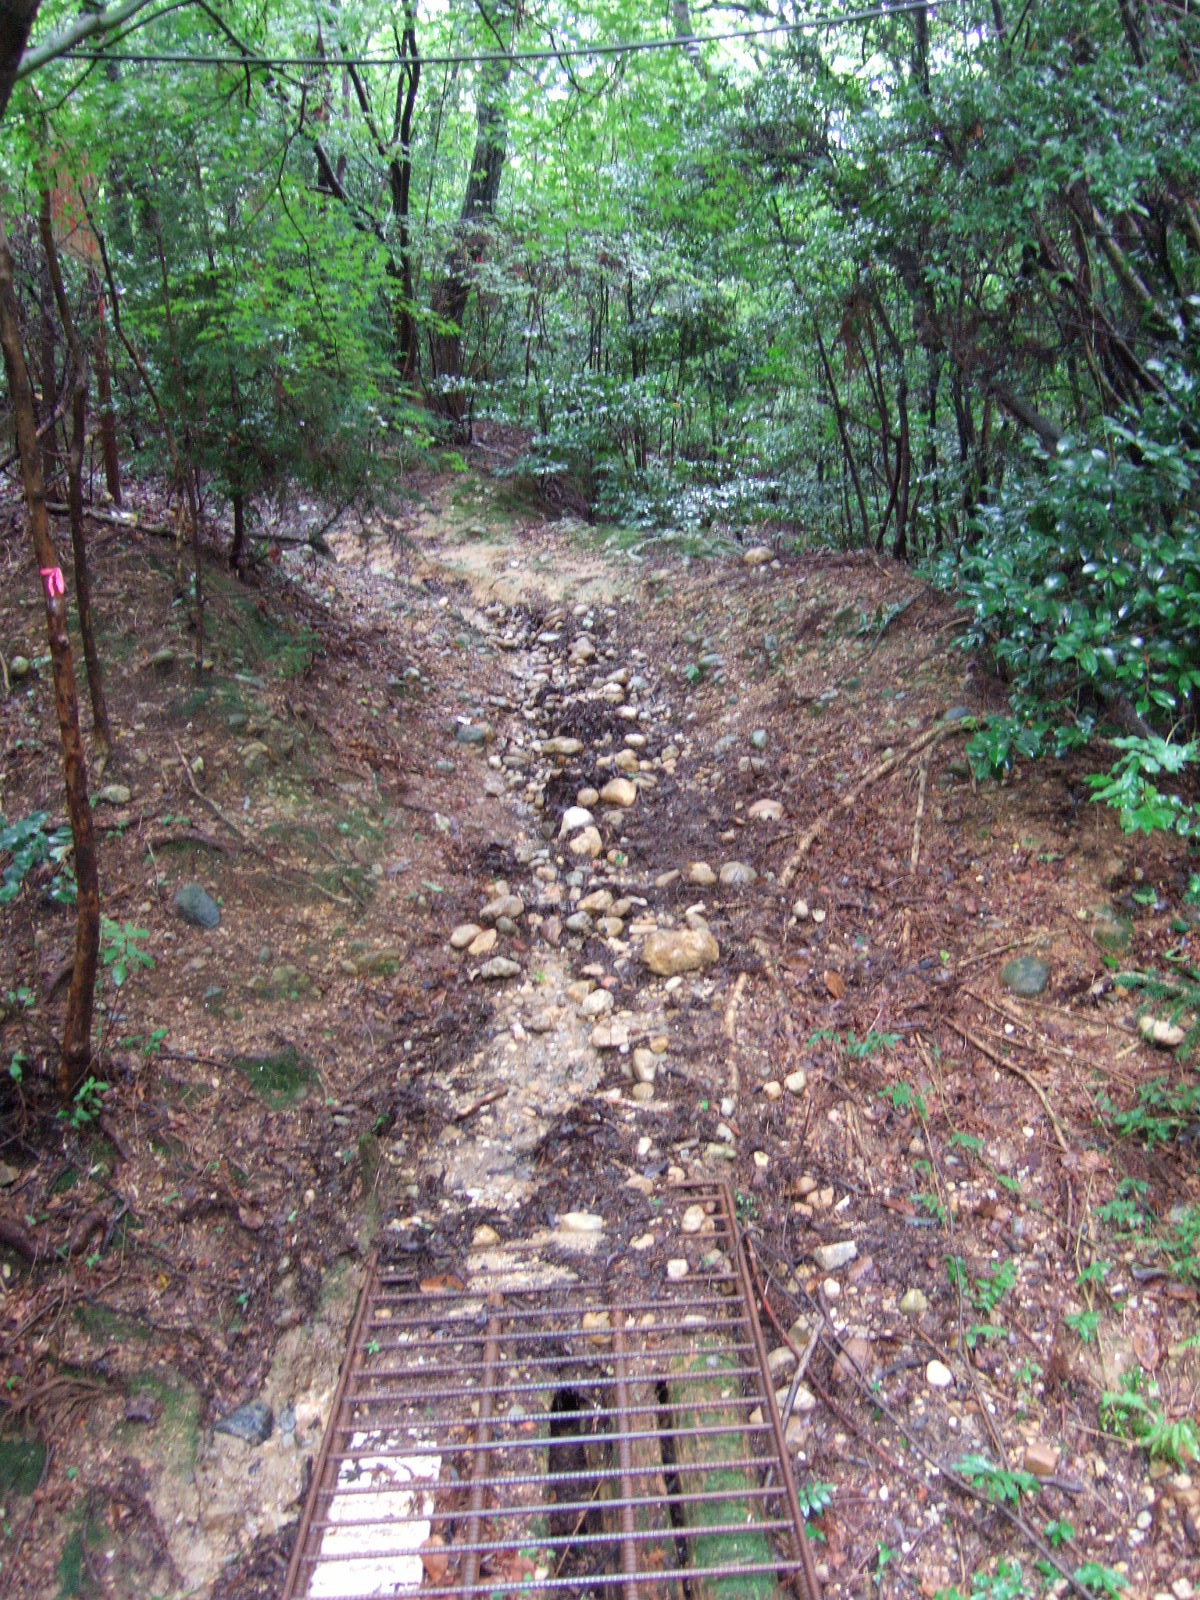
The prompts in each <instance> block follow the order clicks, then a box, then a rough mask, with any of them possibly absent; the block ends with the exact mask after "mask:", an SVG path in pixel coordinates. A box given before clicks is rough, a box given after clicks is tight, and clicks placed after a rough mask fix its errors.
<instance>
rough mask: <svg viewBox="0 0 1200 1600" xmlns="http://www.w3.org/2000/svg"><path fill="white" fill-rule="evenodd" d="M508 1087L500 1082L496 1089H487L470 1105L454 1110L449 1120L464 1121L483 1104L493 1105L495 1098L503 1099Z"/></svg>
mask: <svg viewBox="0 0 1200 1600" xmlns="http://www.w3.org/2000/svg"><path fill="white" fill-rule="evenodd" d="M507 1093H508V1089H507V1088H506V1087H505V1086H504V1085H503V1084H502V1085H501V1086H500V1087H499V1088H497V1089H489V1090H488V1092H487V1093H486V1094H485V1095H480V1097H479V1099H478V1100H476V1101H475V1102H474V1103H473V1104H472V1105H469V1106H466V1107H465V1108H464V1109H463V1110H462V1111H456V1112H455V1113H454V1115H453V1116H452V1117H451V1118H450V1120H451V1122H466V1120H467V1118H468V1117H473V1116H474V1115H475V1113H476V1112H477V1111H482V1110H483V1108H484V1106H491V1105H495V1103H496V1101H497V1100H503V1099H504V1096H505V1095H506V1094H507Z"/></svg>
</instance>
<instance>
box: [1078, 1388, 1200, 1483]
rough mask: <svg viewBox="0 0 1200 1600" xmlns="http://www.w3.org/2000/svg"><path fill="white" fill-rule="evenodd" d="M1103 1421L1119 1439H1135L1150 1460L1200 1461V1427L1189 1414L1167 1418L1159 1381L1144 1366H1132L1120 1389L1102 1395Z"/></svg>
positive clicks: (1183, 1463)
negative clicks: (1161, 1400) (1160, 1401)
mask: <svg viewBox="0 0 1200 1600" xmlns="http://www.w3.org/2000/svg"><path fill="white" fill-rule="evenodd" d="M1100 1422H1101V1426H1102V1427H1104V1428H1107V1429H1108V1430H1109V1431H1110V1432H1112V1433H1115V1434H1116V1435H1117V1436H1118V1437H1119V1438H1122V1439H1135V1440H1136V1441H1137V1442H1138V1443H1139V1444H1140V1445H1141V1446H1142V1447H1143V1449H1144V1450H1145V1451H1146V1453H1147V1455H1149V1457H1150V1459H1151V1460H1163V1461H1169V1462H1170V1463H1171V1464H1172V1465H1173V1466H1176V1467H1187V1466H1189V1465H1195V1464H1196V1463H1197V1462H1200V1429H1198V1428H1197V1426H1196V1423H1195V1422H1194V1421H1193V1419H1192V1418H1191V1417H1188V1416H1184V1417H1179V1418H1177V1419H1176V1420H1174V1421H1168V1420H1167V1418H1166V1417H1165V1416H1164V1415H1163V1411H1162V1406H1161V1405H1160V1403H1159V1387H1158V1384H1157V1383H1156V1382H1155V1381H1154V1379H1153V1378H1151V1377H1150V1376H1149V1374H1148V1373H1146V1372H1144V1371H1143V1370H1142V1368H1141V1367H1131V1368H1130V1369H1129V1371H1127V1372H1126V1373H1124V1374H1123V1375H1122V1378H1121V1386H1120V1388H1119V1389H1117V1390H1115V1391H1110V1390H1106V1391H1105V1393H1104V1394H1103V1395H1101V1397H1100Z"/></svg>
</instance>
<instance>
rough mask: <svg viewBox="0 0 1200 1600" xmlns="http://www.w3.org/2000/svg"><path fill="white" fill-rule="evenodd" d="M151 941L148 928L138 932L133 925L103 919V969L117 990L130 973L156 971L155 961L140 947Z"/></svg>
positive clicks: (140, 929) (101, 954) (106, 918)
mask: <svg viewBox="0 0 1200 1600" xmlns="http://www.w3.org/2000/svg"><path fill="white" fill-rule="evenodd" d="M149 937H150V934H149V930H148V929H146V928H135V927H134V926H133V924H132V923H130V922H126V923H125V924H124V925H122V924H121V923H117V922H113V921H112V919H111V918H109V917H101V918H100V965H101V967H102V969H103V970H104V971H106V972H107V973H108V975H109V977H110V979H111V980H112V984H113V987H114V988H115V989H119V988H121V986H122V985H123V984H124V982H125V979H126V978H127V977H128V976H129V974H130V972H136V971H137V970H138V968H146V969H152V968H153V966H154V957H153V956H151V955H149V954H148V953H147V952H146V951H145V950H143V949H142V948H141V945H140V943H139V941H140V940H142V939H148V938H149Z"/></svg>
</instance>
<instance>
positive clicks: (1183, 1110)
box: [1097, 1078, 1200, 1150]
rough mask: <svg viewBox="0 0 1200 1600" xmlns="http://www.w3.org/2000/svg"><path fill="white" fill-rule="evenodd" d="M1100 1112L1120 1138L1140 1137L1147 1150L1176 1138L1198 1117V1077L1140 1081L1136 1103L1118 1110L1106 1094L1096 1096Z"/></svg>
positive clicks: (1199, 1091) (1199, 1114)
mask: <svg viewBox="0 0 1200 1600" xmlns="http://www.w3.org/2000/svg"><path fill="white" fill-rule="evenodd" d="M1097 1106H1098V1108H1099V1110H1100V1114H1101V1116H1102V1117H1103V1118H1104V1119H1105V1120H1106V1121H1107V1122H1108V1123H1110V1124H1111V1126H1112V1127H1113V1129H1114V1130H1115V1131H1116V1133H1117V1134H1118V1135H1119V1136H1120V1137H1121V1138H1122V1139H1140V1140H1141V1141H1142V1143H1143V1144H1144V1145H1145V1146H1146V1149H1147V1150H1153V1149H1154V1147H1155V1145H1159V1144H1169V1143H1170V1142H1171V1141H1172V1140H1173V1139H1178V1138H1179V1137H1180V1136H1181V1135H1182V1134H1184V1133H1186V1132H1187V1130H1188V1129H1189V1128H1190V1127H1191V1126H1192V1124H1193V1123H1194V1122H1195V1121H1196V1119H1197V1118H1198V1117H1200V1081H1196V1082H1194V1083H1180V1084H1170V1083H1168V1082H1167V1080H1166V1079H1165V1078H1155V1079H1153V1080H1152V1081H1151V1082H1150V1083H1144V1084H1143V1085H1142V1087H1141V1088H1140V1089H1139V1091H1138V1100H1137V1105H1136V1106H1133V1107H1131V1109H1130V1110H1128V1111H1119V1110H1118V1109H1117V1107H1116V1106H1115V1105H1114V1104H1113V1102H1112V1101H1111V1100H1110V1099H1109V1097H1108V1095H1107V1094H1103V1093H1102V1094H1101V1095H1100V1096H1099V1098H1098V1100H1097Z"/></svg>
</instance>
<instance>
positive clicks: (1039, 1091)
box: [945, 1017, 1071, 1155]
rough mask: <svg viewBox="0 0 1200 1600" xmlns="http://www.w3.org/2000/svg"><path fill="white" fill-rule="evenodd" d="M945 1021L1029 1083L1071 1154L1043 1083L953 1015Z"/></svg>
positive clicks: (1060, 1144)
mask: <svg viewBox="0 0 1200 1600" xmlns="http://www.w3.org/2000/svg"><path fill="white" fill-rule="evenodd" d="M945 1023H946V1026H947V1027H948V1028H951V1029H953V1031H954V1032H955V1033H956V1034H958V1036H959V1038H960V1039H965V1040H966V1042H967V1043H968V1044H969V1045H972V1046H973V1047H974V1048H975V1049H976V1050H978V1051H979V1053H980V1055H981V1056H986V1057H987V1058H988V1060H989V1061H992V1062H994V1063H995V1064H996V1066H998V1067H1003V1069H1004V1071H1005V1072H1011V1073H1012V1074H1013V1076H1014V1077H1017V1078H1020V1080H1021V1082H1022V1083H1024V1084H1027V1085H1028V1086H1029V1088H1031V1089H1032V1090H1033V1092H1034V1094H1035V1095H1037V1097H1038V1099H1039V1101H1040V1102H1041V1106H1042V1110H1043V1111H1044V1112H1045V1113H1046V1117H1047V1120H1048V1121H1049V1123H1050V1126H1051V1127H1052V1128H1053V1129H1054V1138H1055V1141H1056V1143H1057V1145H1058V1148H1059V1149H1060V1150H1061V1151H1062V1153H1063V1154H1064V1155H1069V1154H1070V1150H1071V1147H1070V1145H1069V1144H1068V1143H1067V1138H1066V1135H1065V1134H1064V1133H1063V1131H1062V1124H1061V1123H1060V1122H1059V1120H1058V1118H1057V1117H1056V1116H1055V1115H1054V1112H1053V1111H1052V1110H1051V1108H1050V1102H1049V1100H1047V1098H1046V1091H1045V1090H1044V1089H1043V1088H1042V1086H1041V1084H1040V1083H1038V1081H1037V1079H1036V1078H1032V1077H1030V1075H1029V1073H1028V1072H1026V1071H1025V1069H1024V1067H1019V1066H1017V1064H1016V1062H1015V1061H1006V1060H1005V1059H1004V1057H1003V1056H1002V1055H1001V1054H1000V1053H999V1051H998V1050H993V1049H992V1047H991V1045H990V1044H986V1043H985V1042H984V1041H983V1040H982V1039H980V1038H979V1037H978V1036H977V1035H976V1034H973V1033H972V1032H971V1030H970V1029H969V1028H964V1027H962V1026H961V1025H960V1024H959V1023H957V1022H955V1021H954V1019H953V1018H952V1017H946V1018H945Z"/></svg>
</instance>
